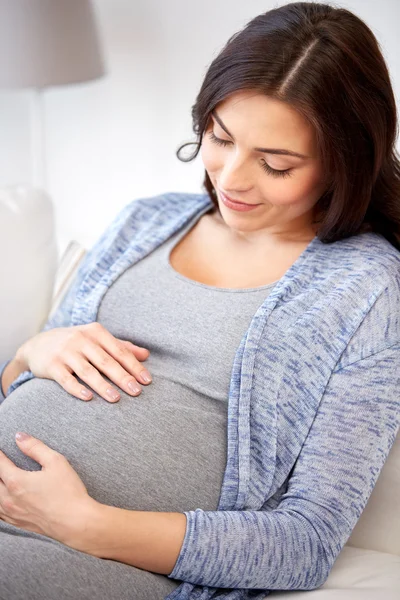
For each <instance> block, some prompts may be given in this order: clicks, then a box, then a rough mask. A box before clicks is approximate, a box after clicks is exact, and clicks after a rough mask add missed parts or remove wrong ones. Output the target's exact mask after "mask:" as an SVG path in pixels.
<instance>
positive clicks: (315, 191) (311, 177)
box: [262, 171, 321, 206]
mask: <svg viewBox="0 0 400 600" xmlns="http://www.w3.org/2000/svg"><path fill="white" fill-rule="evenodd" d="M299 173H300V172H299V171H298V172H297V173H296V171H295V172H294V173H293V175H292V176H291V177H286V178H282V179H274V178H273V177H269V176H268V175H266V176H265V177H266V178H265V181H264V183H263V186H262V187H263V190H264V191H265V196H266V197H267V198H269V199H270V201H271V202H272V203H273V204H275V203H276V204H280V205H282V206H283V205H288V204H298V205H303V206H312V205H313V204H314V203H315V201H316V200H317V199H318V198H319V197H320V195H321V190H320V180H319V178H318V176H317V175H315V174H308V175H307V176H306V175H304V174H301V175H300V174H299Z"/></svg>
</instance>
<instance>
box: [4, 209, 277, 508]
mask: <svg viewBox="0 0 400 600" xmlns="http://www.w3.org/2000/svg"><path fill="white" fill-rule="evenodd" d="M207 210H209V207H208V208H207ZM205 212H206V211H205V210H203V211H202V212H201V213H199V214H197V215H196V217H195V218H193V219H192V220H191V221H190V222H189V223H188V224H187V225H186V226H185V227H184V228H183V229H181V230H179V231H178V232H176V233H175V234H174V235H173V236H171V237H170V238H169V239H168V240H167V241H166V242H164V243H163V244H162V245H161V246H159V247H158V248H157V249H156V250H154V251H153V252H151V253H150V254H149V255H148V256H147V257H145V258H143V259H142V260H140V261H139V262H138V263H136V264H135V265H132V266H131V267H130V268H128V269H127V270H126V271H125V272H124V273H122V274H121V275H120V276H119V277H118V279H117V280H116V281H115V282H114V283H113V285H112V286H111V287H110V288H109V289H108V290H107V292H106V294H105V296H104V297H103V299H102V302H101V304H100V307H99V310H98V315H97V321H98V322H99V323H101V324H102V325H104V327H105V328H106V329H108V330H109V331H110V332H111V333H112V334H113V335H114V336H116V337H118V338H121V339H126V340H130V341H131V342H133V343H135V344H138V345H140V346H144V347H146V348H148V349H149V350H150V356H149V358H148V359H147V360H146V361H145V362H144V363H143V364H144V365H145V366H146V367H147V368H148V370H149V371H150V373H151V375H152V377H153V381H152V383H150V384H149V385H147V386H145V385H143V386H142V393H141V394H140V395H139V396H137V397H132V396H130V395H129V394H126V393H125V392H124V391H123V390H119V391H120V393H121V399H120V400H119V402H117V403H116V404H110V403H108V402H106V401H105V400H104V399H103V398H101V397H100V396H98V394H96V393H94V395H93V399H92V400H91V401H90V402H88V403H86V402H83V401H81V400H79V399H78V398H75V397H73V396H71V395H70V394H68V393H67V392H65V391H64V390H63V389H62V388H61V387H60V386H59V384H58V383H56V382H54V381H51V380H46V379H39V378H35V379H32V380H30V381H28V382H26V383H25V384H23V385H21V386H20V387H19V388H17V389H16V390H15V391H14V392H13V393H12V394H10V396H8V397H7V398H6V400H5V401H4V402H3V403H2V404H1V405H0V422H1V428H0V448H1V449H2V450H3V451H4V452H5V453H6V455H7V456H9V457H10V458H11V460H13V461H14V462H15V463H16V464H17V465H18V466H20V467H22V468H25V469H29V470H35V469H38V468H39V466H38V465H37V463H35V462H34V461H33V460H32V459H30V458H28V457H26V456H25V455H24V454H23V453H22V452H20V450H19V449H18V448H17V446H16V444H15V441H14V436H15V432H16V431H17V430H22V431H27V432H28V433H30V434H31V435H33V436H35V437H38V438H39V439H41V440H43V441H44V442H45V443H46V444H47V445H49V446H50V447H52V448H54V449H55V450H57V451H59V452H61V453H62V454H63V455H64V456H66V458H67V459H68V460H69V461H70V463H71V464H72V466H73V467H74V468H75V469H76V471H77V472H78V474H79V475H80V476H81V478H82V479H83V481H84V483H85V485H86V486H87V489H88V492H89V494H90V495H91V496H92V497H94V498H95V499H96V500H98V501H99V502H102V503H104V504H109V505H112V506H118V507H120V508H126V509H132V510H149V511H172V512H183V511H187V510H195V509H196V508H202V509H203V510H216V509H217V506H218V502H219V496H220V491H221V485H222V481H223V476H224V472H225V466H226V458H227V407H228V394H229V387H230V379H231V372H232V366H233V360H234V356H235V353H236V350H237V347H238V346H239V344H240V341H241V339H242V336H243V335H244V333H245V332H246V330H247V328H248V326H249V323H250V321H251V319H252V317H253V315H254V313H255V312H256V310H257V308H258V307H259V306H260V305H261V304H262V302H263V301H264V299H265V298H266V297H267V296H268V294H269V293H270V292H271V291H272V289H273V287H274V286H275V285H276V283H277V282H275V283H272V284H270V285H265V286H262V287H257V288H250V289H229V288H219V287H213V286H209V285H205V284H203V283H200V282H196V281H193V280H191V279H188V278H187V277H184V276H183V275H181V274H180V273H178V272H177V271H175V270H174V268H173V267H172V265H171V264H170V262H169V255H170V252H171V250H172V248H173V247H174V246H175V245H176V244H177V243H178V241H179V240H180V239H181V238H182V237H183V236H184V235H185V233H186V232H187V231H188V230H189V229H190V228H191V227H193V225H194V224H195V223H196V222H197V220H198V219H199V218H200V217H201V216H202V215H203V214H204V213H205ZM105 379H106V380H107V381H109V380H108V379H107V377H106V378H105Z"/></svg>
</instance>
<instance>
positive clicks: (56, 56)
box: [0, 0, 104, 88]
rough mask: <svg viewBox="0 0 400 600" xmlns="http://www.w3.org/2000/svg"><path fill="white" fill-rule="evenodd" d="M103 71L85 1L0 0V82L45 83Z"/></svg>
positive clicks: (16, 84)
mask: <svg viewBox="0 0 400 600" xmlns="http://www.w3.org/2000/svg"><path fill="white" fill-rule="evenodd" d="M103 74H104V63H103V57H102V54H101V49H100V44H99V40H98V35H97V29H96V22H95V16H94V13H93V9H92V6H91V4H90V2H89V0H0V87H1V88H44V87H48V86H57V85H66V84H72V83H79V82H82V81H88V80H91V79H96V78H98V77H100V76H102V75H103Z"/></svg>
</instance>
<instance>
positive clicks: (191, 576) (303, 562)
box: [80, 343, 400, 590]
mask: <svg viewBox="0 0 400 600" xmlns="http://www.w3.org/2000/svg"><path fill="white" fill-rule="evenodd" d="M399 389H400V343H397V344H396V345H394V346H392V347H390V348H387V349H384V350H382V351H380V352H378V353H377V354H375V355H372V356H369V357H366V358H363V359H362V360H359V361H357V362H354V363H352V364H350V365H347V366H346V367H344V368H342V369H340V370H338V371H336V372H334V373H333V374H332V376H331V378H330V380H329V383H328V385H327V388H326V390H325V393H324V395H323V398H322V400H321V403H320V406H319V409H318V411H317V414H316V417H315V419H314V422H313V425H312V427H311V429H310V431H309V433H308V436H307V438H306V440H305V442H304V445H303V447H302V450H301V452H300V455H299V456H298V458H297V461H296V463H295V465H294V468H293V471H292V475H291V477H290V479H289V481H288V487H287V490H286V492H285V493H284V494H283V496H282V497H281V501H280V503H279V504H278V506H277V507H276V508H275V509H273V510H269V511H265V510H259V511H255V510H242V511H203V510H201V509H200V508H198V509H196V510H195V511H187V512H185V513H182V514H181V513H155V512H149V513H143V512H135V511H125V510H121V509H118V508H111V507H100V510H99V511H98V513H97V514H95V512H96V511H94V513H93V515H92V516H91V518H89V520H88V527H87V529H86V532H85V534H84V535H83V537H82V539H81V540H80V544H81V547H83V548H85V547H86V548H88V552H89V553H92V554H94V555H95V556H99V557H102V558H112V559H114V560H118V561H121V562H126V563H128V564H132V565H134V566H138V567H139V568H142V569H146V570H154V571H156V572H161V573H167V572H168V569H169V567H170V566H171V565H172V563H173V561H174V559H175V556H176V553H177V551H178V549H179V546H180V543H181V539H182V534H183V524H184V522H183V519H182V517H183V514H184V515H185V516H186V520H187V525H186V530H185V534H184V537H183V543H182V545H181V547H180V551H179V555H178V557H177V560H176V563H175V565H174V568H173V570H172V572H170V573H169V575H168V576H169V577H171V578H174V579H179V580H182V581H187V582H190V583H194V584H199V585H206V586H212V587H229V588H256V589H268V590H312V589H315V588H317V587H320V586H321V585H323V583H324V582H325V581H326V579H327V578H328V575H329V572H330V570H331V568H332V566H333V564H334V562H335V560H336V559H337V557H338V555H339V553H340V552H341V550H342V548H343V546H344V544H345V543H346V541H347V540H348V538H349V537H350V534H351V532H352V530H353V529H354V527H355V525H356V523H357V521H358V519H359V517H360V515H361V513H362V511H363V510H364V508H365V506H366V504H367V501H368V498H369V496H370V494H371V492H372V490H373V488H374V486H375V483H376V481H377V479H378V476H379V474H380V471H381V469H382V467H383V465H384V463H385V461H386V458H387V456H388V454H389V451H390V448H391V447H392V445H393V442H394V440H395V437H396V434H397V432H398V430H399V425H400V392H399ZM127 532H128V533H127ZM85 536H86V540H88V541H87V543H86V544H85V539H83V538H84V537H85ZM163 553H165V556H164V557H163V556H162V554H163Z"/></svg>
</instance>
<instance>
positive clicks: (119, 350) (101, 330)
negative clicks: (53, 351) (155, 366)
mask: <svg viewBox="0 0 400 600" xmlns="http://www.w3.org/2000/svg"><path fill="white" fill-rule="evenodd" d="M90 325H91V328H90V329H87V331H86V334H87V333H89V335H88V338H89V339H90V340H91V341H92V343H93V344H94V345H95V347H98V346H101V347H102V348H103V350H104V351H105V352H106V353H107V354H109V355H111V356H112V357H113V358H114V359H115V360H116V361H117V362H118V363H119V364H121V365H122V366H123V367H124V369H125V370H126V371H127V372H128V373H130V374H131V375H133V376H134V377H135V379H136V380H137V381H140V383H144V384H148V383H150V382H151V375H150V373H149V372H148V371H147V369H145V368H144V367H143V365H142V364H141V363H140V362H139V361H138V359H137V358H136V357H135V356H134V355H133V353H132V352H131V351H130V350H129V349H128V348H127V345H126V344H121V341H120V340H119V339H117V338H115V337H114V336H113V335H112V334H111V333H110V332H109V331H108V330H107V329H106V328H105V327H103V326H102V325H100V323H97V322H96V323H90ZM93 331H95V332H96V337H92V335H93ZM79 350H80V351H82V348H79ZM83 353H84V354H85V355H86V352H83ZM145 375H147V376H148V377H149V378H150V380H146V379H145V378H144V376H145ZM118 385H119V384H118Z"/></svg>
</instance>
